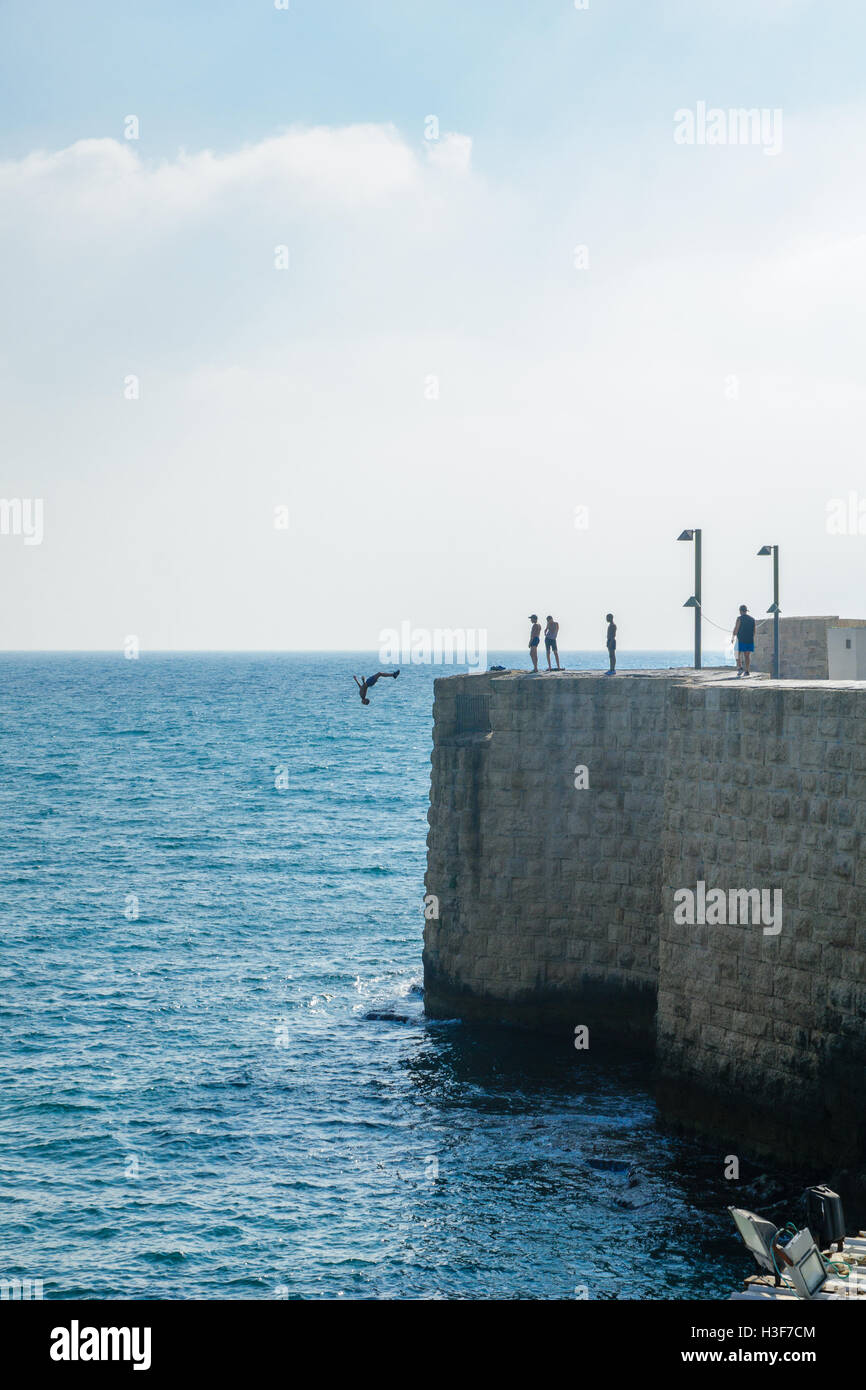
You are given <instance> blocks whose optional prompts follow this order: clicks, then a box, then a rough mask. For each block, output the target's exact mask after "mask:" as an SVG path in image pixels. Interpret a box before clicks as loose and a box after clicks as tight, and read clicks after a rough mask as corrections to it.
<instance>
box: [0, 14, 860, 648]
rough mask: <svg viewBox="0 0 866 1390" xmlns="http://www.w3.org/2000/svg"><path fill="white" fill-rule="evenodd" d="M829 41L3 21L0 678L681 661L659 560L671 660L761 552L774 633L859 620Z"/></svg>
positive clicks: (850, 80) (588, 17)
mask: <svg viewBox="0 0 866 1390" xmlns="http://www.w3.org/2000/svg"><path fill="white" fill-rule="evenodd" d="M864 40H866V7H864V6H863V5H862V0H850V3H849V0H821V2H820V3H819V0H589V3H588V5H587V6H586V7H585V8H578V7H577V6H576V5H575V3H574V0H533V3H532V4H526V3H524V0H520V3H517V0H496V3H494V2H493V0H480V2H479V3H475V4H472V5H467V4H466V3H465V0H460V3H458V2H457V0H435V3H430V4H424V3H409V2H408V0H402V3H396V0H289V7H288V8H285V9H283V8H277V6H276V5H275V4H274V3H273V0H211V2H210V3H199V0H186V3H184V4H183V5H177V4H176V3H171V4H169V3H163V2H162V0H148V3H147V4H146V5H135V6H133V5H122V4H117V3H116V0H112V2H111V3H102V2H101V0H93V2H92V3H88V0H82V3H81V4H79V5H76V6H63V5H59V4H51V5H46V6H34V5H33V4H32V3H30V0H27V2H26V3H23V2H21V0H4V4H3V5H2V6H0V277H2V301H3V305H4V313H3V315H2V322H0V408H2V418H3V438H2V469H0V499H2V501H0V582H2V585H3V593H4V597H5V602H4V604H3V606H2V615H0V648H2V649H5V650H22V649H29V650H39V649H61V650H73V649H78V650H109V651H110V650H120V649H121V648H122V646H123V644H124V643H125V642H126V641H127V639H128V638H129V637H130V636H134V637H135V639H136V641H137V642H138V643H139V645H140V649H141V651H142V653H146V652H147V651H148V650H150V651H157V650H169V649H176V650H194V649H195V650H233V651H237V650H246V649H250V650H269V651H279V650H312V649H332V650H359V651H369V652H374V651H375V650H376V649H377V648H378V647H379V646H380V643H381V640H382V633H383V632H384V631H386V630H388V629H398V630H399V629H401V627H402V625H404V624H406V623H409V624H410V625H411V627H412V629H413V630H417V631H419V632H426V633H432V634H435V632H436V631H437V630H439V629H447V630H449V631H451V632H455V631H457V632H459V631H464V632H473V633H476V632H483V633H484V634H485V636H486V643H487V646H488V648H489V649H490V650H513V649H515V648H518V647H520V646H523V645H525V643H526V640H527V635H528V632H527V629H528V623H527V615H528V614H529V613H531V612H539V613H541V614H542V615H544V614H546V613H548V612H552V613H553V614H554V615H555V616H556V617H557V618H558V620H559V622H560V624H561V629H560V645H561V647H562V648H563V649H565V650H569V649H582V648H588V647H602V646H603V643H604V636H605V630H606V625H605V623H604V615H605V614H606V613H607V612H608V611H609V610H613V611H614V612H615V614H616V618H617V623H618V627H619V645H620V648H621V649H625V650H628V649H629V648H631V649H662V650H664V649H671V648H678V649H687V648H688V647H689V646H690V644H691V635H692V631H693V619H692V613H691V610H687V609H684V608H683V606H682V605H683V603H684V601H685V600H686V599H687V598H688V597H689V595H690V594H691V592H692V587H693V581H692V564H693V547H692V546H690V545H688V544H677V543H676V537H677V536H678V534H679V533H680V532H681V531H682V530H683V529H684V528H686V527H696V526H699V527H701V528H702V531H703V554H704V579H703V601H704V613H705V616H706V618H707V620H708V621H707V624H706V625H705V630H704V645H705V647H706V648H707V649H713V648H714V647H715V648H716V649H718V648H720V647H721V646H723V645H724V640H725V639H724V636H723V634H722V632H721V631H718V630H717V628H716V627H714V626H712V625H711V624H712V623H716V624H718V625H719V627H720V628H722V627H723V628H726V629H728V630H729V629H730V627H731V625H732V623H733V620H734V617H735V616H736V612H737V609H738V607H739V605H740V603H746V604H747V605H748V606H749V608H750V609H751V610H752V611H753V612H756V613H757V614H761V613H763V612H764V611H765V609H766V608H767V607H768V605H769V603H770V602H771V600H772V588H771V578H772V576H771V566H770V564H769V562H768V561H767V560H766V559H760V558H758V557H757V553H756V552H757V551H758V549H759V548H760V547H761V546H762V545H765V544H778V545H779V547H780V557H781V563H780V568H781V607H782V610H783V613H788V614H840V615H842V616H846V617H866V592H864V584H863V575H864V558H866V474H864V467H863V443H862V441H863V437H864V422H866V380H864V341H863V340H864V335H866V314H864V310H866V180H864V152H866V97H864V93H863V84H862V52H863V49H864ZM740 108H742V109H749V110H751V109H755V110H757V111H758V112H762V113H763V122H764V123H763V126H761V124H760V122H759V123H758V124H757V125H756V126H755V128H754V129H753V128H752V126H751V123H750V122H749V123H747V128H746V129H745V130H744V132H743V134H742V136H740V135H738V134H737V131H738V129H739V127H738V125H737V121H736V119H733V121H732V120H731V119H729V117H728V113H729V112H731V111H736V110H738V109H740ZM713 112H717V113H718V114H717V115H716V116H715V117H714V116H713V114H712V113H713ZM702 113H703V114H702ZM690 125H691V139H689V138H688V135H689V126H690ZM713 132H714V133H713ZM4 502H5V504H6V505H5V506H4V505H3V503H4ZM840 503H843V504H844V506H841V507H840ZM861 512H862V515H861ZM840 516H841V517H842V518H843V519H842V520H841V521H840V519H839V518H840ZM37 518H38V524H37ZM861 524H862V534H861Z"/></svg>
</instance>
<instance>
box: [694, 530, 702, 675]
mask: <svg viewBox="0 0 866 1390" xmlns="http://www.w3.org/2000/svg"><path fill="white" fill-rule="evenodd" d="M695 599H696V600H697V606H696V608H695V670H696V671H700V669H701V533H700V531H698V530H696V531H695Z"/></svg>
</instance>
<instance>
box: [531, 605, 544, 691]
mask: <svg viewBox="0 0 866 1390" xmlns="http://www.w3.org/2000/svg"><path fill="white" fill-rule="evenodd" d="M529 621H530V622H531V623H532V629H531V631H530V633H529V655H530V656H531V657H532V670H533V672H534V673H535V675H536V676H537V675H538V643H539V642H540V640H541V623H540V622H539V621H538V614H537V613H530V615H529Z"/></svg>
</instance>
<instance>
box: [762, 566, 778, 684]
mask: <svg viewBox="0 0 866 1390" xmlns="http://www.w3.org/2000/svg"><path fill="white" fill-rule="evenodd" d="M758 554H759V555H772V557H773V602H772V604H771V605H770V607H769V608H768V609H767V612H768V613H772V615H773V679H774V680H778V679H779V614H780V612H781V609H780V608H779V547H778V546H777V545H762V546H761V548H760V550H759V551H758Z"/></svg>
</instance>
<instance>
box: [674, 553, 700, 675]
mask: <svg viewBox="0 0 866 1390" xmlns="http://www.w3.org/2000/svg"><path fill="white" fill-rule="evenodd" d="M677 540H678V541H694V543H695V591H694V593H693V594H692V596H691V598H690V599H687V600H686V602H685V603H684V604H683V608H694V610H695V670H696V671H700V669H701V532H700V530H699V529H698V528H692V529H691V530H689V531H683V532H682V533H681V534H680V535H679V536H677Z"/></svg>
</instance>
